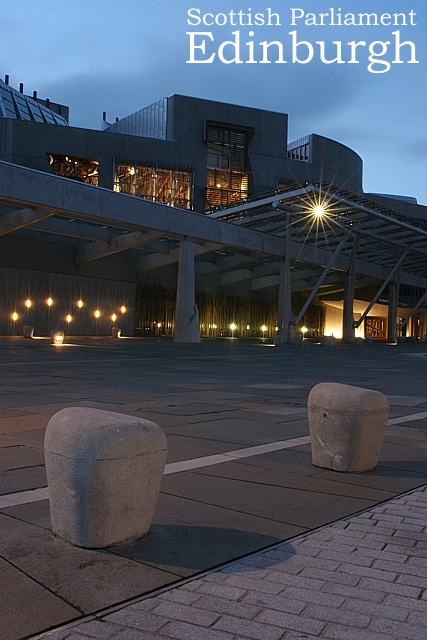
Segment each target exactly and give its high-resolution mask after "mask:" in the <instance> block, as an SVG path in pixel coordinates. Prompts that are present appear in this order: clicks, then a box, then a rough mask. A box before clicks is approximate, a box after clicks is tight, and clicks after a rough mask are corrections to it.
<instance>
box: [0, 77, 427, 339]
mask: <svg viewBox="0 0 427 640" xmlns="http://www.w3.org/2000/svg"><path fill="white" fill-rule="evenodd" d="M20 167H21V169H20ZM22 167H25V170H24V169H22ZM362 169H363V166H362V160H361V158H360V157H359V156H358V155H357V153H355V152H354V151H353V150H351V149H349V148H347V147H346V146H344V145H342V144H340V143H338V142H336V141H333V140H329V139H327V138H324V137H322V136H318V135H316V134H310V135H308V136H306V137H304V138H302V139H300V140H297V141H294V142H288V116H287V115H286V114H283V113H273V112H268V111H263V110H259V109H252V108H248V107H240V106H236V105H229V104H224V103H219V102H213V101H207V100H201V99H197V98H190V97H185V96H179V95H175V96H172V97H169V98H166V99H164V100H160V101H159V102H157V103H155V104H153V105H150V106H148V107H145V108H143V109H141V110H140V111H138V112H137V113H135V114H131V115H130V116H128V117H127V118H123V119H122V120H119V121H117V122H115V123H113V124H109V123H107V121H106V116H104V121H103V130H102V131H94V130H90V129H81V128H75V127H71V126H68V110H67V108H66V107H63V106H61V105H58V104H55V103H51V102H48V103H46V101H41V100H39V99H38V98H37V96H35V95H33V97H32V98H31V97H29V96H25V94H24V93H23V91H17V90H16V89H13V88H12V87H10V85H9V84H8V83H7V82H2V81H0V233H1V237H0V242H1V252H0V291H1V301H0V305H1V306H0V334H1V335H7V334H14V333H19V332H21V330H22V326H24V325H25V324H30V325H33V326H34V327H35V328H36V332H38V333H40V334H43V333H47V332H49V330H51V329H52V328H62V329H64V330H65V331H66V332H67V333H72V334H74V335H109V334H110V333H111V326H112V325H120V327H121V328H122V331H123V333H124V334H127V335H135V334H136V335H141V336H153V335H167V336H172V335H174V333H175V327H176V326H179V327H180V328H179V335H180V336H181V338H180V339H182V340H183V341H187V338H186V335H187V334H186V329H185V326H186V323H187V324H188V323H189V322H190V320H191V323H192V329H191V330H190V329H189V330H188V331H189V333H188V336H187V337H189V339H188V341H197V340H196V339H195V338H194V321H195V320H194V319H195V317H196V316H195V312H194V309H193V307H194V308H197V312H198V325H199V329H198V330H199V331H200V334H201V336H202V337H203V336H206V337H215V336H220V335H239V336H243V337H245V336H254V335H259V336H269V337H274V336H275V335H276V334H277V333H278V334H280V335H285V336H286V337H285V341H286V340H287V339H288V338H289V339H293V336H294V335H295V333H298V332H300V330H301V328H303V327H305V328H306V329H307V330H308V331H307V334H308V335H310V336H312V337H318V336H319V335H321V334H324V333H327V332H329V333H331V332H332V333H334V332H335V333H334V335H335V336H336V337H341V336H342V335H343V327H344V325H345V322H346V321H345V318H344V316H345V315H346V313H347V337H349V339H351V340H352V339H354V337H355V336H356V335H360V336H362V337H364V336H365V335H370V336H372V337H373V338H383V339H387V338H390V337H391V338H392V339H395V338H396V337H397V335H399V334H401V333H404V331H403V329H398V328H396V327H399V326H400V325H401V324H402V322H403V319H404V318H405V316H408V315H409V314H410V313H411V310H412V309H414V307H415V305H416V304H418V302H419V300H420V296H421V295H422V294H423V291H424V288H425V286H426V281H425V279H424V272H422V271H421V270H420V264H419V260H416V259H413V258H411V257H410V256H409V255H405V257H404V258H403V260H402V261H401V263H400V264H399V266H398V267H397V268H396V269H394V267H395V265H396V264H397V262H398V261H399V257H400V254H401V253H402V252H404V251H405V247H406V245H405V238H407V237H411V238H412V236H411V234H413V233H415V234H416V229H417V228H418V227H419V225H420V224H422V225H423V224H424V222H423V221H424V220H425V218H426V208H425V207H420V206H418V205H416V204H414V203H413V202H406V201H402V200H399V199H398V200H390V199H389V198H387V197H384V196H371V197H369V196H367V195H366V194H364V193H363V185H362ZM31 189H32V191H31ZM319 190H320V191H319ZM319 192H320V193H321V194H323V195H321V196H319ZM316 193H317V195H315V194H316ZM36 194H37V195H36ZM48 194H51V199H50V200H49V199H48V197H47V196H48ZM60 194H62V196H60ZM65 194H66V199H65ZM107 194H110V195H109V196H107ZM279 195H280V197H279ZM282 196H283V197H282ZM60 197H62V200H60V199H58V198H60ZM135 201H137V202H135ZM107 202H108V207H107ZM339 203H341V204H339ZM343 203H344V204H343ZM316 204H317V205H318V206H321V208H323V209H325V210H327V209H328V208H330V207H332V206H333V208H332V209H331V211H330V215H329V221H328V222H327V224H326V226H325V224H324V221H322V224H321V228H320V227H319V225H318V222H317V223H316V224H317V227H318V228H317V234H314V233H313V225H312V224H311V226H310V224H308V223H307V221H306V220H305V218H306V217H307V214H308V213H309V214H310V215H311V214H312V211H311V209H314V208H315V205H316ZM104 206H105V207H106V208H105V209H104V208H103V207H104ZM245 207H246V208H245ZM107 209H108V212H107ZM131 211H133V213H132V214H131V213H130V212H131ZM393 212H394V213H396V215H397V216H398V217H399V220H400V219H401V226H398V227H396V229H395V228H394V227H393V224H396V223H395V222H393V223H392V227H390V224H389V223H390V221H393V220H394V219H395V216H394V213H393ZM273 213H274V216H273ZM340 216H342V220H341V218H340V219H338V218H339V217H340ZM381 216H385V217H386V220H384V219H383V218H381ZM362 217H363V220H362ZM350 218H351V220H350ZM414 219H415V220H414ZM304 220H305V221H304ZM411 220H412V221H413V225H411ZM408 221H409V222H408ZM387 224H389V227H390V231H389V232H388V233H389V234H391V236H392V237H390V240H391V244H390V242H389V244H387V245H384V243H383V242H382V241H381V236H382V235H384V234H382V228H385V226H386V225H387ZM399 224H400V223H399ZM405 224H406V225H407V229H406V233H403V235H402V231H401V229H403V228H404V226H405ZM339 225H341V227H340V226H339ZM343 225H344V226H345V229H344V232H345V237H344V236H343V239H342V238H341V237H340V233H342V232H343ZM355 225H356V227H358V234H359V235H358V237H359V238H360V237H363V238H364V240H363V242H362V241H360V239H359V241H358V246H359V249H355V248H354V247H355V246H356V244H355V237H356V236H354V233H353V230H354V228H355ZM378 225H380V227H381V228H378ZM381 225H382V226H381ZM402 225H403V226H402ZM359 227H360V229H359ZM412 227H413V228H412ZM339 229H341V231H339ZM337 230H338V231H337ZM320 232H321V233H320ZM237 233H238V238H237V236H236V234H237ZM420 233H421V232H420ZM304 234H305V235H304ZM352 234H353V235H352ZM369 234H370V236H369ZM368 238H369V240H368ZM402 238H403V240H402ZM417 240H418V244H417V247H418V249H419V254H420V255H421V253H422V251H423V247H422V246H421V245H422V244H423V242H424V235H423V232H422V233H421V236H420V237H419V238H417ZM335 245H336V246H335ZM390 247H392V255H391V257H390ZM426 255H427V253H426ZM376 256H377V257H376ZM180 261H181V262H180ZM408 261H410V262H408ZM365 263H366V264H365ZM413 264H416V265H417V267H416V268H413V267H412V265H413ZM185 265H188V266H185ZM393 269H394V271H393ZM426 273H427V272H426ZM390 274H391V276H390ZM177 282H178V283H179V282H181V284H178V294H179V295H178V298H179V300H182V299H184V300H189V302H184V305H183V306H182V304H181V302H180V303H179V305H180V306H179V308H180V309H181V308H182V310H180V311H179V318H177V317H176V313H177V311H176V302H177ZM193 282H194V284H193ZM384 282H385V283H386V284H385V286H384V288H383V290H382V291H381V293H380V295H378V296H376V292H378V290H379V289H380V288H381V283H384ZM182 283H185V284H182ZM188 283H190V284H189V285H188ZM349 283H350V284H349ZM351 283H352V284H351ZM399 285H400V290H401V292H403V294H404V295H405V296H406V297H407V300H406V303H405V304H404V305H402V304H400V306H399V294H398V291H397V290H398V289H399ZM184 286H189V287H190V290H189V291H188V292H187V293H185V291H184V290H183V287H184ZM349 287H350V289H351V291H350V293H349ZM393 287H394V289H393ZM393 292H394V293H393ZM346 296H347V303H345V300H346ZM349 296H350V297H349ZM396 296H397V297H396ZM285 299H286V302H284V300H285ZM349 300H350V301H351V307H352V308H351V312H349V310H348V309H349V306H348V305H349V304H350V302H348V301H349ZM391 300H394V302H393V304H394V306H395V320H390V312H389V307H390V304H391V302H390V301H391ZM372 301H374V302H373V304H372V307H371V309H370V310H369V313H368V314H366V317H363V314H364V310H365V309H366V307H367V304H368V303H370V302H372ZM396 305H397V306H396ZM345 307H346V308H347V311H346V310H345ZM301 310H303V311H304V313H303V314H302V315H301ZM393 313H394V311H393ZM283 314H285V316H286V318H287V319H286V320H283V318H284V317H285V316H284V315H283ZM423 314H424V311H423V302H421V303H420V304H419V305H418V307H417V309H416V313H414V314H413V316H411V318H410V321H408V323H406V324H405V327H406V329H405V330H406V331H408V330H409V333H410V334H412V335H414V336H416V337H422V336H424V335H425V333H426V331H425V324H426V323H425V318H424V315H423ZM183 317H185V318H187V320H185V321H184V329H183V328H182V318H183ZM360 317H362V318H363V322H362V323H361V324H360V325H359V326H355V325H356V324H357V322H358V320H359V319H360ZM393 317H394V316H393ZM343 318H344V319H343ZM369 318H370V319H369ZM381 318H385V320H384V321H383V320H381ZM283 323H285V325H288V326H287V327H284V324H283ZM343 323H344V324H343ZM231 325H234V326H235V329H231V328H230V327H231ZM389 325H390V326H391V325H393V328H392V330H389V328H388V327H389ZM344 333H346V331H345V330H344Z"/></svg>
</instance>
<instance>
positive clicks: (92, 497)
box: [44, 407, 167, 549]
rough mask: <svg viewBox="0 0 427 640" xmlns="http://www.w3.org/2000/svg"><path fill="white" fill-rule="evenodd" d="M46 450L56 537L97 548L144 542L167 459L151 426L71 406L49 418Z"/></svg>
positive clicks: (160, 434) (162, 440) (158, 432)
mask: <svg viewBox="0 0 427 640" xmlns="http://www.w3.org/2000/svg"><path fill="white" fill-rule="evenodd" d="M44 447H45V459H46V474H47V480H48V487H49V503H50V516H51V524H52V531H53V533H54V534H56V535H58V536H59V537H61V538H63V539H64V540H66V541H67V542H71V543H72V544H74V545H77V546H79V547H86V548H96V549H101V548H104V547H109V546H113V545H118V544H122V543H128V542H133V541H134V540H137V539H138V538H142V537H143V536H145V535H147V533H148V531H149V529H150V525H151V521H152V518H153V514H154V509H155V506H156V502H157V498H158V494H159V491H160V483H161V481H162V475H163V470H164V466H165V462H166V454H167V444H166V437H165V434H164V433H163V431H162V429H161V428H160V427H159V426H158V425H157V424H155V423H154V422H150V421H149V420H143V419H142V418H136V417H133V416H129V415H123V414H120V413H113V412H111V411H103V410H100V409H87V408H83V407H70V408H68V409H62V410H61V411H59V412H58V413H56V414H55V415H54V416H53V417H52V418H51V419H50V421H49V424H48V426H47V429H46V435H45V444H44Z"/></svg>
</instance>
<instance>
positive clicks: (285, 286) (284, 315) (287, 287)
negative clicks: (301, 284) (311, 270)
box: [276, 254, 295, 345]
mask: <svg viewBox="0 0 427 640" xmlns="http://www.w3.org/2000/svg"><path fill="white" fill-rule="evenodd" d="M288 255H289V254H288ZM292 317H293V316H292V299H291V266H290V260H289V259H287V258H286V256H285V259H284V260H283V262H282V263H281V265H280V283H279V309H278V324H277V326H278V328H279V330H278V332H277V334H276V344H278V345H282V344H284V343H285V342H294V339H295V337H294V327H293V324H291V322H292Z"/></svg>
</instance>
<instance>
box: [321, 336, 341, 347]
mask: <svg viewBox="0 0 427 640" xmlns="http://www.w3.org/2000/svg"><path fill="white" fill-rule="evenodd" d="M319 340H320V344H321V345H322V346H323V347H336V346H337V339H336V338H334V336H320V338H319Z"/></svg>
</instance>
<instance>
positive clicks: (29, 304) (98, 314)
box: [11, 298, 127, 323]
mask: <svg viewBox="0 0 427 640" xmlns="http://www.w3.org/2000/svg"><path fill="white" fill-rule="evenodd" d="M46 304H47V306H48V307H51V306H52V305H53V298H47V300H46ZM24 306H25V307H27V309H31V307H32V306H33V302H32V300H30V299H29V298H28V299H27V300H25V302H24ZM77 306H78V308H79V309H82V308H83V306H84V302H83V300H78V301H77ZM126 311H127V309H126V307H125V306H124V305H122V306H121V307H120V312H121V313H122V314H124V313H126ZM93 315H94V317H95V318H96V319H98V318H100V317H101V315H102V314H101V311H100V309H96V310H95V311H94V312H93ZM11 318H12V320H13V322H17V321H18V320H19V314H18V313H17V312H16V311H14V312H13V313H12V315H11ZM65 320H66V322H68V323H70V322H72V321H73V316H72V315H70V314H68V315H67V316H66V317H65ZM111 320H112V321H113V322H115V321H116V320H117V314H115V313H113V315H112V316H111Z"/></svg>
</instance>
